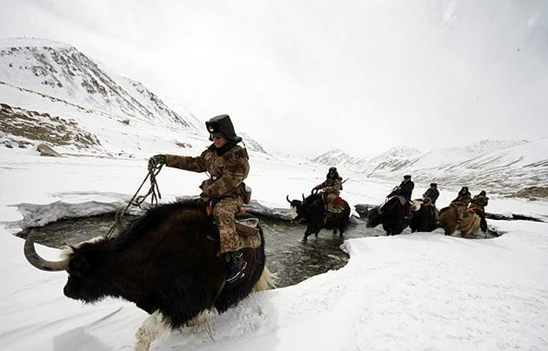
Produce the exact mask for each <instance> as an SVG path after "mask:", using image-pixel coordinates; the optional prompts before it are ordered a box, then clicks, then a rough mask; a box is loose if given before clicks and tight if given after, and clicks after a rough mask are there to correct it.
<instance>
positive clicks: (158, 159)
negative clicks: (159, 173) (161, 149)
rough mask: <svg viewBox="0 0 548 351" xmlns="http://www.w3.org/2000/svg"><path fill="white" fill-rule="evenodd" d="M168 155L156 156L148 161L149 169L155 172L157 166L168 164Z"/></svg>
mask: <svg viewBox="0 0 548 351" xmlns="http://www.w3.org/2000/svg"><path fill="white" fill-rule="evenodd" d="M166 161H167V160H166V155H154V156H152V157H151V158H150V159H149V160H148V169H149V170H153V169H154V168H156V167H157V166H162V165H165V164H166Z"/></svg>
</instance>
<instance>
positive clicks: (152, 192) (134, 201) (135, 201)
mask: <svg viewBox="0 0 548 351" xmlns="http://www.w3.org/2000/svg"><path fill="white" fill-rule="evenodd" d="M162 167H163V165H162V164H160V165H156V166H155V167H152V168H149V170H148V173H147V175H146V177H145V179H143V182H142V183H141V185H140V186H139V189H137V192H136V193H135V195H133V197H132V198H131V200H129V202H128V204H127V206H126V208H124V211H122V216H123V215H124V214H126V213H127V210H128V208H129V206H135V207H139V208H141V205H142V204H143V202H145V200H146V198H147V197H149V196H151V198H150V204H151V205H152V206H153V207H154V206H158V200H160V199H161V198H162V194H161V193H160V188H159V187H158V182H157V181H156V176H158V174H159V173H160V171H161V170H162ZM149 178H150V188H149V189H148V192H147V193H146V194H145V195H141V196H137V194H139V192H140V191H141V189H142V188H143V185H145V183H146V181H147V180H148V179H149ZM114 228H116V223H114V224H113V225H112V227H110V230H109V231H108V233H107V235H106V236H105V237H106V238H107V239H109V238H110V237H111V236H112V233H114Z"/></svg>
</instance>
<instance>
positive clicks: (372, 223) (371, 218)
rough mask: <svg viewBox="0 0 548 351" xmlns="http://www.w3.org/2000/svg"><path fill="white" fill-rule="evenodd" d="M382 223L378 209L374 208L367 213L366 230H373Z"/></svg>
mask: <svg viewBox="0 0 548 351" xmlns="http://www.w3.org/2000/svg"><path fill="white" fill-rule="evenodd" d="M381 221H382V212H381V209H380V207H374V208H372V209H371V210H368V211H367V223H366V225H365V226H366V227H367V228H375V227H376V226H378V225H379V224H381Z"/></svg>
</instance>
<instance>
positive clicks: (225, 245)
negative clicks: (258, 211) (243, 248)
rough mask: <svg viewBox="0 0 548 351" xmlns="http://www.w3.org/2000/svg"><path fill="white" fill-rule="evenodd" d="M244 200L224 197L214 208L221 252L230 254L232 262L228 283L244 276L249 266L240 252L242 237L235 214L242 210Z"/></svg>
mask: <svg viewBox="0 0 548 351" xmlns="http://www.w3.org/2000/svg"><path fill="white" fill-rule="evenodd" d="M241 206H242V202H241V201H240V200H239V199H236V198H231V197H228V198H224V199H222V200H221V201H219V202H218V203H217V204H216V205H215V207H214V208H213V217H214V218H215V222H216V223H217V227H218V228H219V233H220V239H221V254H224V253H226V254H228V255H229V257H230V262H229V266H228V273H227V277H226V280H227V283H232V282H234V281H236V280H237V279H239V278H241V277H243V275H244V273H243V270H244V269H245V267H246V266H247V262H246V261H245V259H244V257H243V254H242V253H241V252H238V251H237V250H238V247H239V244H240V239H239V237H238V232H237V231H236V222H235V219H234V215H235V213H236V212H238V211H239V210H240V208H241Z"/></svg>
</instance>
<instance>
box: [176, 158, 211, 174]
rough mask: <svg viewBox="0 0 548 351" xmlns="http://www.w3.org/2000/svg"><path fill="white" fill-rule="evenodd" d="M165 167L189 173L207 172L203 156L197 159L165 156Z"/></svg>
mask: <svg viewBox="0 0 548 351" xmlns="http://www.w3.org/2000/svg"><path fill="white" fill-rule="evenodd" d="M166 166H168V167H174V168H180V169H184V170H185V171H191V172H205V171H207V169H206V165H205V162H204V157H203V154H202V155H200V156H198V157H190V156H177V155H166Z"/></svg>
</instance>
